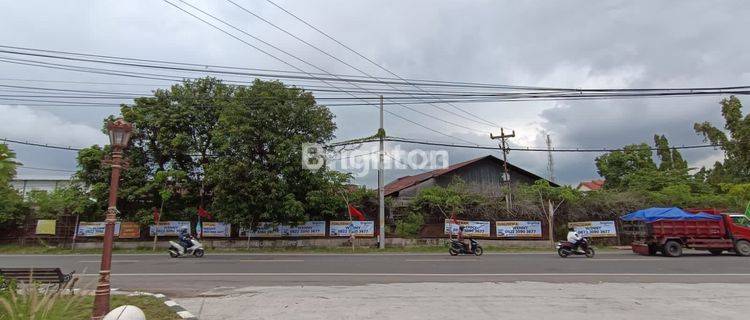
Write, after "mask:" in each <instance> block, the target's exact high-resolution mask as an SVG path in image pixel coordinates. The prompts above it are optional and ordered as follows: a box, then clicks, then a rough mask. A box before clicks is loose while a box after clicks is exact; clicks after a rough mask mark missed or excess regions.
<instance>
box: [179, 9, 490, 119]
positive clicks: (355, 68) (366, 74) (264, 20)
mask: <svg viewBox="0 0 750 320" xmlns="http://www.w3.org/2000/svg"><path fill="white" fill-rule="evenodd" d="M179 1H180V2H183V3H186V2H185V1H184V0H179ZM227 2H229V3H231V4H233V5H235V6H236V7H238V8H240V10H242V11H244V12H246V13H248V14H250V15H252V16H254V17H256V18H258V19H260V20H261V21H263V22H265V23H266V24H268V25H270V26H272V27H274V28H276V29H277V30H279V31H281V32H284V33H285V34H287V35H289V36H291V37H293V38H294V39H296V40H298V41H300V42H302V43H304V44H305V45H307V46H308V47H311V48H313V49H315V50H316V51H318V52H320V53H322V54H324V55H326V56H328V57H330V58H331V59H334V60H336V61H338V62H340V63H342V64H344V65H346V66H347V67H349V68H351V69H354V70H356V71H357V72H359V73H361V74H363V75H365V76H367V77H369V78H370V79H373V80H377V81H380V83H382V84H385V85H387V86H389V87H390V88H392V89H395V90H399V89H398V88H397V87H395V86H394V85H392V84H387V83H385V82H383V81H382V80H380V79H377V78H375V77H374V76H372V75H371V74H369V73H367V72H365V71H364V70H362V69H360V68H357V67H355V66H353V65H352V64H350V63H348V62H346V61H344V60H342V59H341V58H339V57H337V56H335V55H333V54H331V53H329V52H327V51H325V50H323V49H320V48H319V47H317V46H315V45H314V44H312V43H310V42H308V41H305V40H304V39H302V38H300V37H298V36H296V35H295V34H293V33H291V32H289V31H287V30H286V29H284V28H281V27H279V26H278V25H276V24H274V23H273V22H271V21H268V20H266V19H265V18H263V17H261V16H259V15H257V14H255V13H254V12H252V11H250V10H248V9H247V8H245V7H243V6H241V5H239V4H238V3H236V2H234V1H232V0H227ZM186 4H187V3H186ZM188 5H190V4H188ZM399 91H401V92H404V91H402V90H399ZM405 94H408V93H406V92H405ZM409 95H410V96H411V97H414V95H412V94H409ZM430 105H431V106H433V107H435V108H437V109H440V110H443V111H445V112H447V113H450V114H452V115H455V116H458V117H460V118H463V119H466V120H469V121H472V122H474V123H479V124H481V125H484V126H486V125H487V121H486V120H483V119H481V118H479V119H480V121H477V120H474V119H471V118H468V117H466V116H464V115H460V114H458V113H455V112H453V111H450V110H447V109H445V108H443V107H440V106H439V105H437V104H434V103H430ZM477 118H478V117H477ZM490 125H492V124H490Z"/></svg>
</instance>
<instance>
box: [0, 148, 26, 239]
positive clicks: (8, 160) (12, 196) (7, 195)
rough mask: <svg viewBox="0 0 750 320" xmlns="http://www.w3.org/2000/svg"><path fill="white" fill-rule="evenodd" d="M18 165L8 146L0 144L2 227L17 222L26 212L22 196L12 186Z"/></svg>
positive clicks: (0, 207) (0, 222)
mask: <svg viewBox="0 0 750 320" xmlns="http://www.w3.org/2000/svg"><path fill="white" fill-rule="evenodd" d="M18 164H19V163H18V162H16V154H15V153H14V152H13V151H12V150H10V148H8V145H7V144H0V225H3V224H6V223H9V222H14V221H17V220H18V219H19V217H20V216H22V215H23V212H24V205H23V199H22V198H21V195H19V194H18V192H17V191H16V189H13V187H12V186H11V185H10V181H11V180H13V177H15V176H16V167H17V166H18Z"/></svg>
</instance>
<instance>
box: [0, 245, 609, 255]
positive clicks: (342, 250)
mask: <svg viewBox="0 0 750 320" xmlns="http://www.w3.org/2000/svg"><path fill="white" fill-rule="evenodd" d="M483 248H484V251H485V252H500V253H503V252H506V253H515V252H519V253H520V252H552V251H553V250H552V249H551V248H537V247H495V246H483ZM596 248H597V250H598V251H614V250H616V249H615V248H614V247H605V246H597V247H596ZM444 252H447V247H446V246H408V247H387V248H385V249H383V250H380V249H378V248H373V247H355V248H354V250H352V248H351V247H333V248H318V247H316V248H311V247H286V248H250V249H249V250H248V249H245V248H215V249H211V248H207V249H206V254H209V255H210V254H211V253H238V254H240V253H338V254H347V253H372V254H378V253H444ZM97 253H101V249H77V250H75V251H72V250H70V249H63V248H58V247H42V246H27V247H21V246H17V245H0V254H97ZM114 253H141V254H149V253H156V254H166V253H165V250H164V249H158V248H157V249H156V251H155V252H154V251H152V250H151V248H135V249H115V250H114Z"/></svg>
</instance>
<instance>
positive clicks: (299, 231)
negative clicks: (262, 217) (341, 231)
mask: <svg viewBox="0 0 750 320" xmlns="http://www.w3.org/2000/svg"><path fill="white" fill-rule="evenodd" d="M325 235H326V222H325V221H308V222H305V223H304V224H301V225H298V226H294V227H293V226H288V225H283V224H275V223H271V222H260V223H258V226H257V227H256V228H255V229H250V230H248V229H246V228H241V229H240V236H249V237H251V238H279V237H324V236H325Z"/></svg>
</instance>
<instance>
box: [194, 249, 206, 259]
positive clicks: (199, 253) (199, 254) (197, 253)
mask: <svg viewBox="0 0 750 320" xmlns="http://www.w3.org/2000/svg"><path fill="white" fill-rule="evenodd" d="M203 254H205V252H203V249H195V251H193V255H195V256H196V257H198V258H203Z"/></svg>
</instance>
